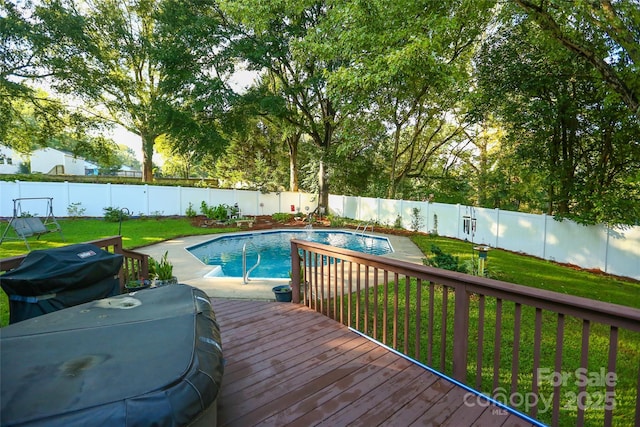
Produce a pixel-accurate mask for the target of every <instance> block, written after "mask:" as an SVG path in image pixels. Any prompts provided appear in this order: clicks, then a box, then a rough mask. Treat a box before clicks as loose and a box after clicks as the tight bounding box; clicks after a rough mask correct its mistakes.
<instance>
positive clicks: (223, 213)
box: [200, 200, 231, 221]
mask: <svg viewBox="0 0 640 427" xmlns="http://www.w3.org/2000/svg"><path fill="white" fill-rule="evenodd" d="M229 209H231V208H230V206H228V205H225V204H221V205H218V206H209V205H207V202H205V201H204V200H203V201H202V203H200V213H202V215H204V216H206V217H207V218H209V219H215V220H218V221H224V220H226V219H227V212H228V210H229Z"/></svg>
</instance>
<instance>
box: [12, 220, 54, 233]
mask: <svg viewBox="0 0 640 427" xmlns="http://www.w3.org/2000/svg"><path fill="white" fill-rule="evenodd" d="M11 227H12V228H13V230H14V231H15V232H16V234H17V235H18V236H20V237H22V238H27V237H31V236H38V237H39V236H41V235H42V234H46V233H50V232H52V231H58V230H48V229H47V227H45V225H44V224H43V223H42V221H41V220H40V218H36V217H28V218H16V219H14V220H13V221H12V222H11Z"/></svg>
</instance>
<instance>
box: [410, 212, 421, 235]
mask: <svg viewBox="0 0 640 427" xmlns="http://www.w3.org/2000/svg"><path fill="white" fill-rule="evenodd" d="M422 225H423V221H422V217H421V216H420V208H413V211H412V212H411V230H413V231H415V232H418V231H420V229H421V228H422Z"/></svg>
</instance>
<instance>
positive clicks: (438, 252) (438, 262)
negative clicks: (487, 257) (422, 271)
mask: <svg viewBox="0 0 640 427" xmlns="http://www.w3.org/2000/svg"><path fill="white" fill-rule="evenodd" d="M431 252H432V253H433V254H434V256H432V257H428V258H423V259H422V263H423V264H424V265H429V266H431V267H436V268H442V269H445V270H451V271H458V272H460V273H468V267H467V265H465V264H464V263H461V262H460V258H459V257H457V256H456V257H454V256H453V255H451V254H448V253H446V252H443V251H442V249H440V248H439V247H438V246H436V245H431Z"/></svg>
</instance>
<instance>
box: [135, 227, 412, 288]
mask: <svg viewBox="0 0 640 427" xmlns="http://www.w3.org/2000/svg"><path fill="white" fill-rule="evenodd" d="M277 230H280V229H279V228H274V229H270V230H264V231H277ZM282 230H283V231H290V230H291V229H290V228H286V229H282ZM323 230H325V229H323ZM330 230H333V231H347V232H351V233H353V230H350V229H330ZM256 232H257V231H256ZM246 233H247V231H238V232H233V233H217V234H204V235H198V236H187V237H180V238H176V239H171V240H167V241H165V242H162V243H157V244H153V245H149V246H145V247H142V248H137V249H136V251H137V252H142V253H145V254H147V255H150V256H152V257H154V258H156V259H159V258H160V257H162V255H163V254H164V253H165V252H167V258H168V259H169V261H171V262H172V263H173V274H174V275H175V276H176V277H177V278H178V281H179V282H180V283H185V284H187V285H191V286H195V287H197V288H200V289H202V290H203V291H204V292H206V293H207V295H208V296H210V297H213V298H237V299H254V300H274V294H273V292H272V290H271V289H272V288H273V287H274V286H278V285H283V284H286V283H288V279H255V280H249V283H247V284H244V283H242V279H240V278H229V277H205V275H206V274H207V273H209V272H210V271H211V266H208V265H205V264H203V263H202V262H201V261H200V260H199V259H197V258H196V257H195V256H194V255H193V254H191V252H189V251H188V250H187V248H188V247H191V246H196V245H198V244H201V243H204V242H206V241H209V240H212V239H215V238H217V237H223V236H229V235H235V234H246ZM366 234H371V235H374V236H379V237H386V238H387V239H389V242H390V243H391V246H392V247H393V249H394V252H393V253H391V254H386V255H382V256H384V257H389V258H394V259H401V260H404V261H408V262H413V263H417V264H422V259H423V258H424V254H423V253H422V251H420V249H419V248H418V247H417V246H416V245H415V244H414V243H413V242H412V241H411V239H409V238H408V237H403V236H396V235H392V234H384V233H377V232H373V233H371V232H368V233H366Z"/></svg>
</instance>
